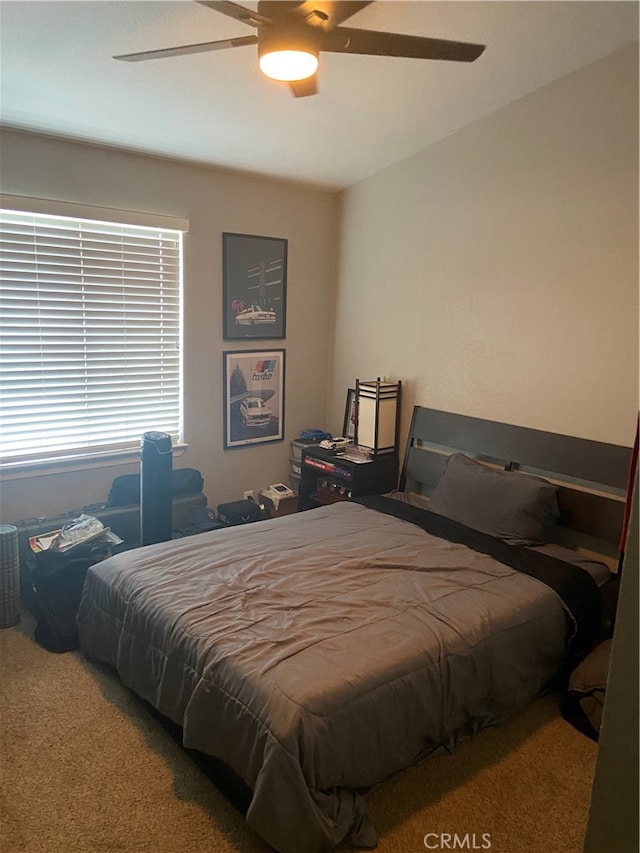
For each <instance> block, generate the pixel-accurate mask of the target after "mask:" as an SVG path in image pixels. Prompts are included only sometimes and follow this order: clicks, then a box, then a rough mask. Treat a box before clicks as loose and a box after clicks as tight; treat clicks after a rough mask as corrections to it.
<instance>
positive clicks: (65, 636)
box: [22, 541, 111, 652]
mask: <svg viewBox="0 0 640 853" xmlns="http://www.w3.org/2000/svg"><path fill="white" fill-rule="evenodd" d="M110 554H111V545H110V544H109V543H101V542H99V541H97V542H87V543H86V544H85V545H76V546H75V547H74V548H71V549H70V550H69V551H66V552H61V551H54V550H52V549H49V550H47V551H40V552H39V553H37V554H34V553H33V552H31V554H30V556H29V557H28V558H27V559H26V561H25V564H24V567H23V569H22V571H23V573H25V574H26V577H25V578H24V583H23V599H24V600H25V603H26V605H27V607H28V608H29V610H31V612H32V613H33V615H34V616H35V618H36V619H37V622H38V624H37V626H36V630H35V634H34V637H35V640H36V642H37V643H38V644H39V645H41V646H43V648H45V649H47V650H48V651H50V652H68V651H71V650H72V649H77V648H78V647H79V640H78V627H77V624H76V615H77V613H78V608H79V607H80V598H81V597H82V588H83V586H84V580H85V577H86V574H87V570H88V569H89V567H90V566H93V565H94V564H95V563H99V562H100V561H101V560H104V559H105V557H108V556H110ZM25 586H27V587H28V589H24V587H25Z"/></svg>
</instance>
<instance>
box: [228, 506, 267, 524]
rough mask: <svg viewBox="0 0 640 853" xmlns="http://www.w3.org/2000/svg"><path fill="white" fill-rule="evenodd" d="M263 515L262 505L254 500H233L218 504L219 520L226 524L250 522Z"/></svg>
mask: <svg viewBox="0 0 640 853" xmlns="http://www.w3.org/2000/svg"><path fill="white" fill-rule="evenodd" d="M262 517H263V515H262V513H261V512H260V507H259V506H258V504H256V503H254V502H253V501H231V502H230V503H226V504H218V521H221V522H222V523H223V524H226V525H229V526H231V525H234V524H249V523H250V522H252V521H259V520H260V519H261V518H262Z"/></svg>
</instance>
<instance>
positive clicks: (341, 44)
mask: <svg viewBox="0 0 640 853" xmlns="http://www.w3.org/2000/svg"><path fill="white" fill-rule="evenodd" d="M484 49H485V45H483V44H471V43H470V42H464V41H448V40H446V39H431V38H423V37H422V36H407V35H402V34H400V33H379V32H376V31H375V30H356V29H353V28H351V27H338V28H337V29H335V30H332V31H331V32H330V33H325V34H324V35H323V36H322V38H321V39H320V50H327V51H331V52H333V53H359V54H366V55H367V56H404V57H408V58H410V59H445V60H450V61H452V62H473V60H474V59H477V58H478V57H479V56H480V54H481V53H482V51H483V50H484Z"/></svg>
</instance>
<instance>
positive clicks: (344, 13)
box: [296, 0, 372, 33]
mask: <svg viewBox="0 0 640 853" xmlns="http://www.w3.org/2000/svg"><path fill="white" fill-rule="evenodd" d="M371 2H372V0H305V2H304V3H301V4H300V5H299V6H298V8H297V9H296V12H297V14H299V15H302V16H303V17H304V18H307V20H308V23H309V24H311V25H312V26H314V27H321V28H322V29H323V30H324V31H325V32H326V33H328V32H330V31H331V30H332V29H334V27H337V26H338V25H339V24H341V23H342V22H343V21H346V20H347V18H350V17H351V16H352V15H355V13H356V12H359V11H360V9H364V7H365V6H369V5H370V4H371ZM318 13H319V14H318Z"/></svg>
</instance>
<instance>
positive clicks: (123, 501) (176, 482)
mask: <svg viewBox="0 0 640 853" xmlns="http://www.w3.org/2000/svg"><path fill="white" fill-rule="evenodd" d="M203 486H204V480H203V478H202V474H201V473H200V471H198V470H197V468H176V469H175V470H174V471H172V472H171V493H172V495H173V497H174V498H176V497H180V496H181V495H194V494H197V493H198V492H201V491H202V488H203ZM139 503H140V475H139V474H122V475H121V476H120V477H116V478H115V480H114V481H113V483H112V484H111V490H110V491H109V501H108V504H107V506H128V505H129V504H139Z"/></svg>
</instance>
